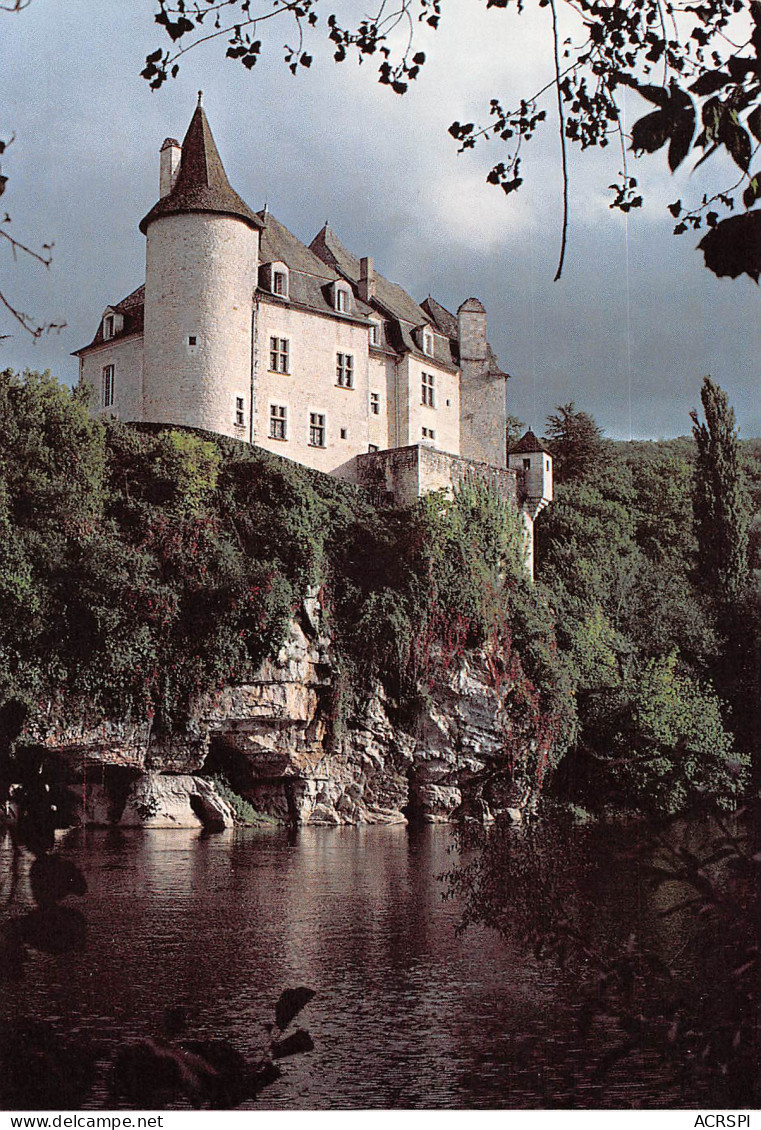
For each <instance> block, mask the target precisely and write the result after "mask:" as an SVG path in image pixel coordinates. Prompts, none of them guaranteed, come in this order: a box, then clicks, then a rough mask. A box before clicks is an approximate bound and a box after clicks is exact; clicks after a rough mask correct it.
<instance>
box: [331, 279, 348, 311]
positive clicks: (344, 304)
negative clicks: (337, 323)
mask: <svg viewBox="0 0 761 1130" xmlns="http://www.w3.org/2000/svg"><path fill="white" fill-rule="evenodd" d="M333 305H334V306H335V308H336V311H337V312H338V313H339V314H349V313H351V293H350V291H349V289H348V287H346V286H341V285H339V284H338V283H334V284H333Z"/></svg>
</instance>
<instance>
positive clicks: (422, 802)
mask: <svg viewBox="0 0 761 1130" xmlns="http://www.w3.org/2000/svg"><path fill="white" fill-rule="evenodd" d="M335 681H336V669H335V663H334V658H333V655H332V652H331V644H330V639H329V638H328V637H327V636H326V635H324V634H323V631H322V626H321V618H320V606H319V600H318V596H317V594H315V593H313V594H312V595H310V596H309V597H308V598H307V599H306V600H304V601H303V604H302V607H301V608H300V609H299V611H298V613H297V614H296V615H295V616H294V617H293V619H292V621H291V624H290V629H289V634H288V638H287V640H286V641H285V643H284V644H283V646H282V647H281V649H280V651H279V653H278V655H277V656H276V658H274V659H271V660H267V661H266V662H265V663H263V664H262V666H261V667H260V669H259V670H258V671H257V673H256V676H255V678H253V679H252V680H251V681H250V682H248V683H246V684H245V685H238V686H228V687H224V688H223V689H222V690H221V691H220V692H219V693H217V694H215V695H213V696H206V697H204V698H202V699H200V700H199V701H198V702H197V704H196V706H195V709H194V712H193V719H192V721H191V724H190V726H189V727H188V729H187V730H186V731H185V732H183V733H176V734H170V735H162V736H160V737H159V736H157V735H156V734H154V733H152V732H151V727H150V725H149V724H148V723H145V724H140V725H136V724H134V723H128V722H118V721H113V720H112V721H108V722H102V721H100V722H98V723H97V724H91V723H89V722H88V721H87V719H85V718H79V719H78V720H77V722H76V723H75V724H70V723H65V722H63V721H60V720H56V717H55V710H54V709H53V708H51V709H50V711H49V712H48V715H47V717H43V718H41V719H39V720H38V721H37V722H35V723H34V724H33V725H31V726H30V727H29V728H28V731H27V734H26V735H25V737H26V740H27V741H31V742H35V743H37V744H40V745H43V746H44V747H46V749H48V750H49V751H50V752H53V753H55V755H56V762H57V763H58V764H59V765H60V766H61V767H62V772H61V783H62V786H63V787H64V801H63V803H64V807H65V808H68V812H67V813H65V814H64V819H68V820H70V821H73V822H84V823H91V824H113V823H118V824H120V825H126V826H134V825H145V826H150V827H171V826H176V827H186V826H192V825H205V826H212V827H224V826H228V825H230V824H231V823H232V822H233V812H232V810H231V808H230V806H229V805H228V804H227V803H226V802H225V801H224V800H223V799H222V798H221V797H220V796H219V795H218V793H217V791H216V789H215V788H214V785H213V782H212V781H211V780H210V777H213V776H214V775H215V774H220V775H223V776H224V777H226V778H227V779H228V780H229V781H230V783H231V785H232V787H233V789H234V790H235V792H237V793H238V794H240V795H241V796H243V797H244V798H245V799H246V800H248V801H249V802H250V804H251V805H252V806H253V807H254V808H255V809H256V810H257V811H259V812H260V813H264V814H267V815H269V816H271V817H274V818H276V819H278V820H281V821H283V822H285V823H289V824H361V823H395V822H400V821H404V820H405V819H420V820H425V821H446V820H450V819H452V818H453V816H460V815H471V816H474V817H476V818H478V819H489V818H490V817H491V815H492V810H493V808H494V807H495V805H497V804H498V805H499V806H500V807H501V808H503V809H505V808H506V809H507V810H508V811H509V812H510V813H511V815H512V816H513V818H514V819H520V810H521V808H522V807H524V806H525V803H526V801H527V797H526V795H522V796H521V795H519V794H518V791H517V790H515V791H514V792H513V794H512V795H511V794H510V791H509V790H508V791H507V793H505V792H504V791H503V793H502V795H501V797H500V798H499V800H498V801H497V800H496V799H495V795H494V794H493V793H490V792H489V786H488V785H487V786H486V788H484V779H485V776H486V778H488V772H487V773H486V775H484V772H483V771H484V769H487V770H488V767H489V765H490V763H493V762H494V761H495V759H498V758H499V757H500V754H501V752H502V750H503V748H504V742H505V733H506V730H507V729H509V724H510V723H509V719H508V718H506V717H505V716H504V713H503V711H502V709H501V706H500V699H499V695H498V693H497V691H496V690H495V689H494V688H493V686H492V685H491V679H490V677H489V673H488V666H487V657H486V656H484V655H477V654H476V655H469V656H466V657H465V658H464V659H463V660H462V661H461V662H460V663H459V664H458V665H457V667H456V669H453V670H451V672H450V673H449V674H448V675H446V677H444V678H443V680H442V681H441V683H440V684H439V685H438V686H437V687H436V688H435V690H434V692H433V693H432V694H431V695H430V696H429V697H428V699H427V706H425V707H424V708H423V709H422V710H421V711H420V712H419V715H418V717H417V718H416V720H415V724H414V726H411V725H405V724H403V723H401V722H400V721H399V719H398V717H397V711H396V710H395V704H394V703H393V702H390V701H389V700H388V699H387V697H386V695H385V693H384V691H383V688H382V687H381V686H377V687H375V689H374V690H373V691H372V692H371V693H369V694H367V695H366V696H364V698H363V700H362V701H361V702H359V703H358V704H356V705H355V708H354V709H353V710H352V712H351V713H350V716H349V717H348V718H347V719H345V720H344V721H343V723H342V724H341V725H340V726H338V725H337V724H336V720H335V718H334V716H333V713H334V703H335V697H336V696H335V693H334V692H335V685H334V684H335Z"/></svg>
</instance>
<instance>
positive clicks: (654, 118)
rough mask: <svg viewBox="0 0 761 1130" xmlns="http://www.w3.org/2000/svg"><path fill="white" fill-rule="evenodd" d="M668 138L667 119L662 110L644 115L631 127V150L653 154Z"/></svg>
mask: <svg viewBox="0 0 761 1130" xmlns="http://www.w3.org/2000/svg"><path fill="white" fill-rule="evenodd" d="M668 136H669V119H668V116H667V114H666V113H665V112H664V111H663V110H655V111H654V112H653V113H652V114H646V115H645V116H644V118H640V119H639V121H637V122H635V123H634V125H633V126H632V149H633V150H634V151H635V152H639V153H655V152H656V150H658V149H660V148H661V146H663V145H665V143H666V140H667V138H668Z"/></svg>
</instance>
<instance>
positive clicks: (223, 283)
mask: <svg viewBox="0 0 761 1130" xmlns="http://www.w3.org/2000/svg"><path fill="white" fill-rule="evenodd" d="M177 148H178V147H177V143H176V142H173V143H171V144H168V143H167V142H165V143H164V146H162V170H161V178H160V185H161V192H162V195H161V197H160V199H159V201H158V203H157V204H155V205H154V207H153V208H152V209H151V211H150V212H149V213H148V215H147V216H145V218H144V219H143V220H142V221H141V223H140V230H141V231H142V232H143V234H144V235H145V236H146V237H147V239H146V244H147V246H146V270H145V328H144V338H143V419H144V420H146V421H149V422H153V423H165V424H180V425H185V426H186V427H195V428H205V429H207V430H209V431H213V432H219V433H220V434H222V435H228V436H234V437H236V438H238V439H244V440H246V439H249V438H250V436H251V416H252V407H253V406H252V387H251V381H252V344H253V339H252V311H253V295H254V290H255V288H256V281H257V275H258V268H259V229H260V228H261V222H260V221H259V220H258V219H257V217H256V216H255V215H254V213H253V212H252V211H251V209H250V208H249V207H248V205H247V204H245V203H244V201H243V200H241V198H240V196H238V194H237V193H236V192H235V191H234V190H233V188H232V187H231V185H230V182H229V181H228V179H227V174H226V173H225V170H224V167H223V165H222V161H221V160H220V157H219V153H218V151H217V147H216V145H215V143H214V138H213V137H212V134H211V130H210V128H209V123H208V121H207V119H206V114H205V113H204V110H203V107H202V106H201V98H200V95H199V99H198V106H197V107H196V111H195V113H194V115H193V119H192V121H191V123H190V126H189V127H188V132H187V133H186V135H185V139H184V141H183V143H182V149H181V153H180V154H179V168H178V169H177V168H176V167H174V166H175V165H176V157H175V156H174V155H173V154H174V152H176V149H177ZM170 157H172V158H173V159H172V161H171V162H170V161H169V158H170ZM170 164H171V165H172V166H173V167H171V168H169V167H168V166H169V165H170Z"/></svg>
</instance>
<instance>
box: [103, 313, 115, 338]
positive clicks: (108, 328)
mask: <svg viewBox="0 0 761 1130" xmlns="http://www.w3.org/2000/svg"><path fill="white" fill-rule="evenodd" d="M113 336H114V316H113V314H108V315H107V316H106V317H105V318H104V319H103V337H104V338H105V340H106V341H108V339H109V338H110V337H113Z"/></svg>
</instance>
